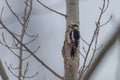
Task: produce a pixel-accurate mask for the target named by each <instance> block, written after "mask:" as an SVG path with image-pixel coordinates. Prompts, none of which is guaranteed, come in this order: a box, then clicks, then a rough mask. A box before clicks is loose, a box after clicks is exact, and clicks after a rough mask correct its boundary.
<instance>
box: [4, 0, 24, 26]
mask: <svg viewBox="0 0 120 80" xmlns="http://www.w3.org/2000/svg"><path fill="white" fill-rule="evenodd" d="M5 1H6V4H7V6H8V8H9V10H10V11H11V12H12V14H13V15H14V16H15V17H16V18H17V20H18V21H19V23H20V24H21V25H23V24H22V22H21V20H20V19H19V17H18V15H17V14H16V13H15V12H14V11H13V10H12V8H11V6H10V5H9V3H8V1H7V0H5Z"/></svg>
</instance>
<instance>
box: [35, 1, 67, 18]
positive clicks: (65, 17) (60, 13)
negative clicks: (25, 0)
mask: <svg viewBox="0 0 120 80" xmlns="http://www.w3.org/2000/svg"><path fill="white" fill-rule="evenodd" d="M37 2H38V3H39V4H41V5H42V6H43V7H45V8H46V9H48V10H50V11H52V12H55V13H57V14H59V15H61V16H64V17H65V18H66V15H65V14H62V13H60V12H58V11H56V10H53V9H51V8H49V7H48V6H46V5H45V4H43V3H42V2H41V1H40V0H37Z"/></svg>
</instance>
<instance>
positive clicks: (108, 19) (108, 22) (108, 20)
mask: <svg viewBox="0 0 120 80" xmlns="http://www.w3.org/2000/svg"><path fill="white" fill-rule="evenodd" d="M111 19H112V16H111V17H110V18H109V19H108V20H107V21H106V22H105V23H104V24H101V25H100V27H102V26H105V25H106V24H108V23H109V22H110V20H111Z"/></svg>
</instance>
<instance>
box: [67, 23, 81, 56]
mask: <svg viewBox="0 0 120 80" xmlns="http://www.w3.org/2000/svg"><path fill="white" fill-rule="evenodd" d="M71 28H72V30H71V31H70V34H69V36H70V37H69V38H70V47H71V57H74V56H75V53H76V49H77V48H78V44H79V37H80V34H79V27H78V26H77V25H73V26H71Z"/></svg>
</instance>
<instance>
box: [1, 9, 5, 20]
mask: <svg viewBox="0 0 120 80" xmlns="http://www.w3.org/2000/svg"><path fill="white" fill-rule="evenodd" d="M3 10H4V7H3V8H2V11H1V14H0V20H1V19H2V14H3Z"/></svg>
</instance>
